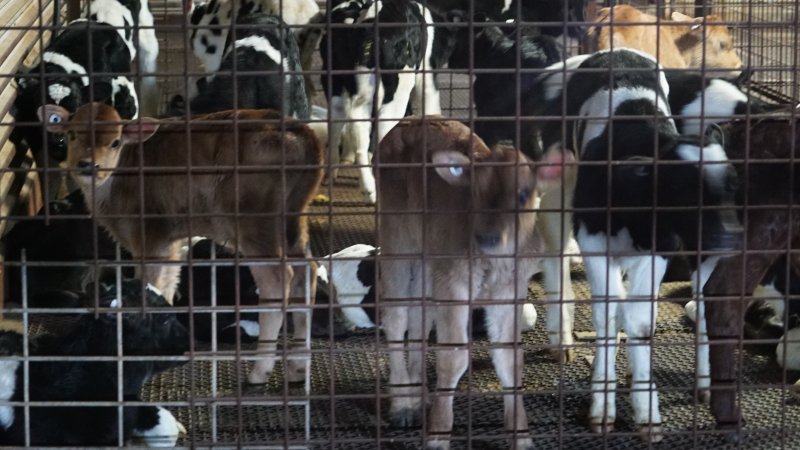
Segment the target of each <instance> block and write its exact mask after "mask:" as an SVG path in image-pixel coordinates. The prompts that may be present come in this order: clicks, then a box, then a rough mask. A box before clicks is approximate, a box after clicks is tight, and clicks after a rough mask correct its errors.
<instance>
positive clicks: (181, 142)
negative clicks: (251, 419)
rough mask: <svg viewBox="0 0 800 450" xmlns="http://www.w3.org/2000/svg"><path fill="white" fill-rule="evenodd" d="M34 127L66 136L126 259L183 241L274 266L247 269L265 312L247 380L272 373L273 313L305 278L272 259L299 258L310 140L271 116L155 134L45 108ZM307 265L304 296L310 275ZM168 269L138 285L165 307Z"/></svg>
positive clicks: (88, 108)
mask: <svg viewBox="0 0 800 450" xmlns="http://www.w3.org/2000/svg"><path fill="white" fill-rule="evenodd" d="M39 116H40V118H41V120H42V121H43V122H45V123H47V127H48V130H49V131H51V132H61V133H65V134H66V135H67V138H68V155H67V161H66V163H67V167H68V168H69V170H70V171H71V175H72V177H73V178H74V179H75V181H76V182H77V183H78V185H79V186H80V188H81V189H82V190H83V191H84V195H85V198H86V204H87V206H88V208H89V210H90V211H91V212H92V214H93V215H94V216H95V217H96V218H97V221H98V223H99V224H100V225H102V226H103V227H104V228H106V229H107V230H108V231H109V233H110V234H111V235H112V236H113V237H114V239H116V240H117V241H118V242H119V243H120V244H121V245H122V246H123V247H125V248H126V249H128V250H129V251H130V252H131V254H132V255H133V257H134V258H135V259H144V260H153V259H158V260H164V259H169V260H175V259H177V258H178V249H179V244H180V242H181V241H182V240H184V239H186V238H188V237H191V236H206V237H208V238H210V239H213V240H215V241H216V242H218V243H220V244H222V245H227V246H230V247H232V248H234V249H235V250H237V251H239V252H240V253H241V254H242V255H243V256H245V257H248V258H260V259H263V258H271V259H274V258H281V260H282V261H281V262H280V263H274V262H273V263H271V264H270V265H252V266H250V271H251V272H252V274H253V278H254V279H255V282H256V285H257V286H258V289H259V292H260V296H261V306H267V307H269V310H268V311H267V312H261V313H260V314H259V324H260V329H261V331H260V333H261V334H260V344H259V352H264V353H266V354H267V356H266V357H265V358H264V359H259V360H258V361H256V363H255V367H254V368H253V371H252V372H251V373H250V374H249V377H248V380H249V381H250V382H251V383H265V382H266V381H267V380H268V378H269V375H270V373H271V372H272V369H273V366H274V364H275V355H274V352H275V349H276V341H277V337H278V333H279V332H280V328H281V324H282V323H283V311H282V308H283V307H284V306H285V302H286V301H287V299H288V302H290V303H297V302H300V303H303V298H304V287H305V275H306V274H305V268H299V267H296V268H292V266H290V265H289V264H287V262H286V261H285V260H284V258H306V257H309V256H310V255H309V252H308V250H307V242H308V233H307V223H306V217H304V216H303V212H304V211H305V210H306V208H307V207H308V205H309V203H310V201H311V197H312V195H313V194H314V193H315V192H316V190H317V188H318V186H319V184H320V181H321V178H322V171H321V169H320V167H321V163H322V149H321V147H320V145H319V142H318V141H317V138H316V137H314V134H313V133H312V132H311V130H310V129H309V128H308V127H307V126H305V125H302V124H300V123H298V122H295V121H291V120H288V121H286V122H285V125H284V127H283V128H282V127H281V124H280V120H281V116H280V115H279V114H278V113H277V112H274V111H254V110H240V111H236V112H234V111H225V112H220V113H214V114H209V115H205V116H201V117H198V118H195V119H193V120H191V121H190V122H188V123H185V122H183V121H177V120H174V121H166V122H162V123H161V124H160V125H156V124H155V122H154V120H153V119H149V118H143V119H142V121H141V123H140V122H129V123H120V117H119V115H118V114H117V112H116V111H115V110H114V109H113V108H111V107H109V106H107V105H103V104H99V103H92V104H87V105H84V106H82V107H80V108H79V109H78V110H77V111H76V112H75V114H73V115H71V116H70V114H69V112H67V111H66V110H64V109H63V108H61V107H58V106H54V105H47V106H43V107H41V108H40V109H39ZM233 120H238V121H242V123H237V124H235V125H234V124H232V123H231V121H233ZM187 127H188V128H189V131H190V133H187ZM156 131H157V132H156ZM140 146H141V147H140ZM142 215H144V216H142ZM310 264H311V282H312V289H311V292H314V287H313V282H314V280H315V279H316V276H315V268H316V266H315V265H314V264H313V263H310ZM177 269H179V267H178V266H177V265H171V266H159V265H152V264H149V263H148V264H147V266H145V271H144V273H143V274H140V275H141V276H142V278H144V279H145V280H146V281H149V282H152V283H153V284H155V285H156V287H158V288H159V289H161V290H162V291H163V292H164V295H165V297H166V298H167V299H169V300H170V301H171V299H172V296H173V294H174V292H175V287H176V285H177V282H178V275H179V273H178V271H177ZM298 270H299V271H298ZM296 271H298V272H296ZM293 319H294V325H295V338H301V339H304V338H305V332H306V322H305V314H301V313H294V314H293ZM306 363H307V361H304V360H302V359H292V360H290V361H289V367H288V368H287V371H286V373H287V378H288V379H289V380H290V381H299V380H302V379H303V377H304V375H305V370H306V368H307V364H306Z"/></svg>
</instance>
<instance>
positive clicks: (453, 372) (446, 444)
mask: <svg viewBox="0 0 800 450" xmlns="http://www.w3.org/2000/svg"><path fill="white" fill-rule="evenodd" d="M437 298H439V297H437ZM448 300H455V301H453V304H452V305H443V306H439V307H437V314H436V341H437V344H438V345H439V346H446V347H449V348H446V349H442V348H440V349H439V350H437V351H436V396H435V397H434V399H433V406H432V408H431V412H430V416H429V417H428V423H429V426H428V432H429V434H430V437H429V440H428V443H427V447H428V448H429V449H436V450H448V449H449V448H450V441H449V440H448V438H449V436H450V432H451V431H452V429H453V398H454V396H455V391H456V386H457V385H458V382H459V380H461V377H462V376H463V375H464V372H466V370H467V366H468V364H469V351H468V350H467V345H466V344H467V339H468V336H467V321H468V320H469V311H470V307H469V304H467V302H466V301H464V300H461V301H459V300H458V299H448Z"/></svg>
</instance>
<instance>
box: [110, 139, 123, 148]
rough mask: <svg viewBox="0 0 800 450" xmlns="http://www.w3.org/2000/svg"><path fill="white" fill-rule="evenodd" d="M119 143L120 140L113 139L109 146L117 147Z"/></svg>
mask: <svg viewBox="0 0 800 450" xmlns="http://www.w3.org/2000/svg"><path fill="white" fill-rule="evenodd" d="M120 145H122V141H120V140H119V139H114V141H113V142H112V143H111V148H119V146H120Z"/></svg>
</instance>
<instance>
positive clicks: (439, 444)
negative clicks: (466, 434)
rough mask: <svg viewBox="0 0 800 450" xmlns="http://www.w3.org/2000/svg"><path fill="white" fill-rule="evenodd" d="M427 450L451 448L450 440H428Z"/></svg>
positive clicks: (448, 449)
mask: <svg viewBox="0 0 800 450" xmlns="http://www.w3.org/2000/svg"><path fill="white" fill-rule="evenodd" d="M425 448H426V449H427V450H450V441H442V440H439V439H437V440H435V441H428V443H427V444H426V445H425Z"/></svg>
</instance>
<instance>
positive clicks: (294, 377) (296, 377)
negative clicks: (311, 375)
mask: <svg viewBox="0 0 800 450" xmlns="http://www.w3.org/2000/svg"><path fill="white" fill-rule="evenodd" d="M286 381H288V382H289V383H303V382H305V381H306V367H305V366H303V367H292V366H291V365H289V367H288V368H287V369H286Z"/></svg>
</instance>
